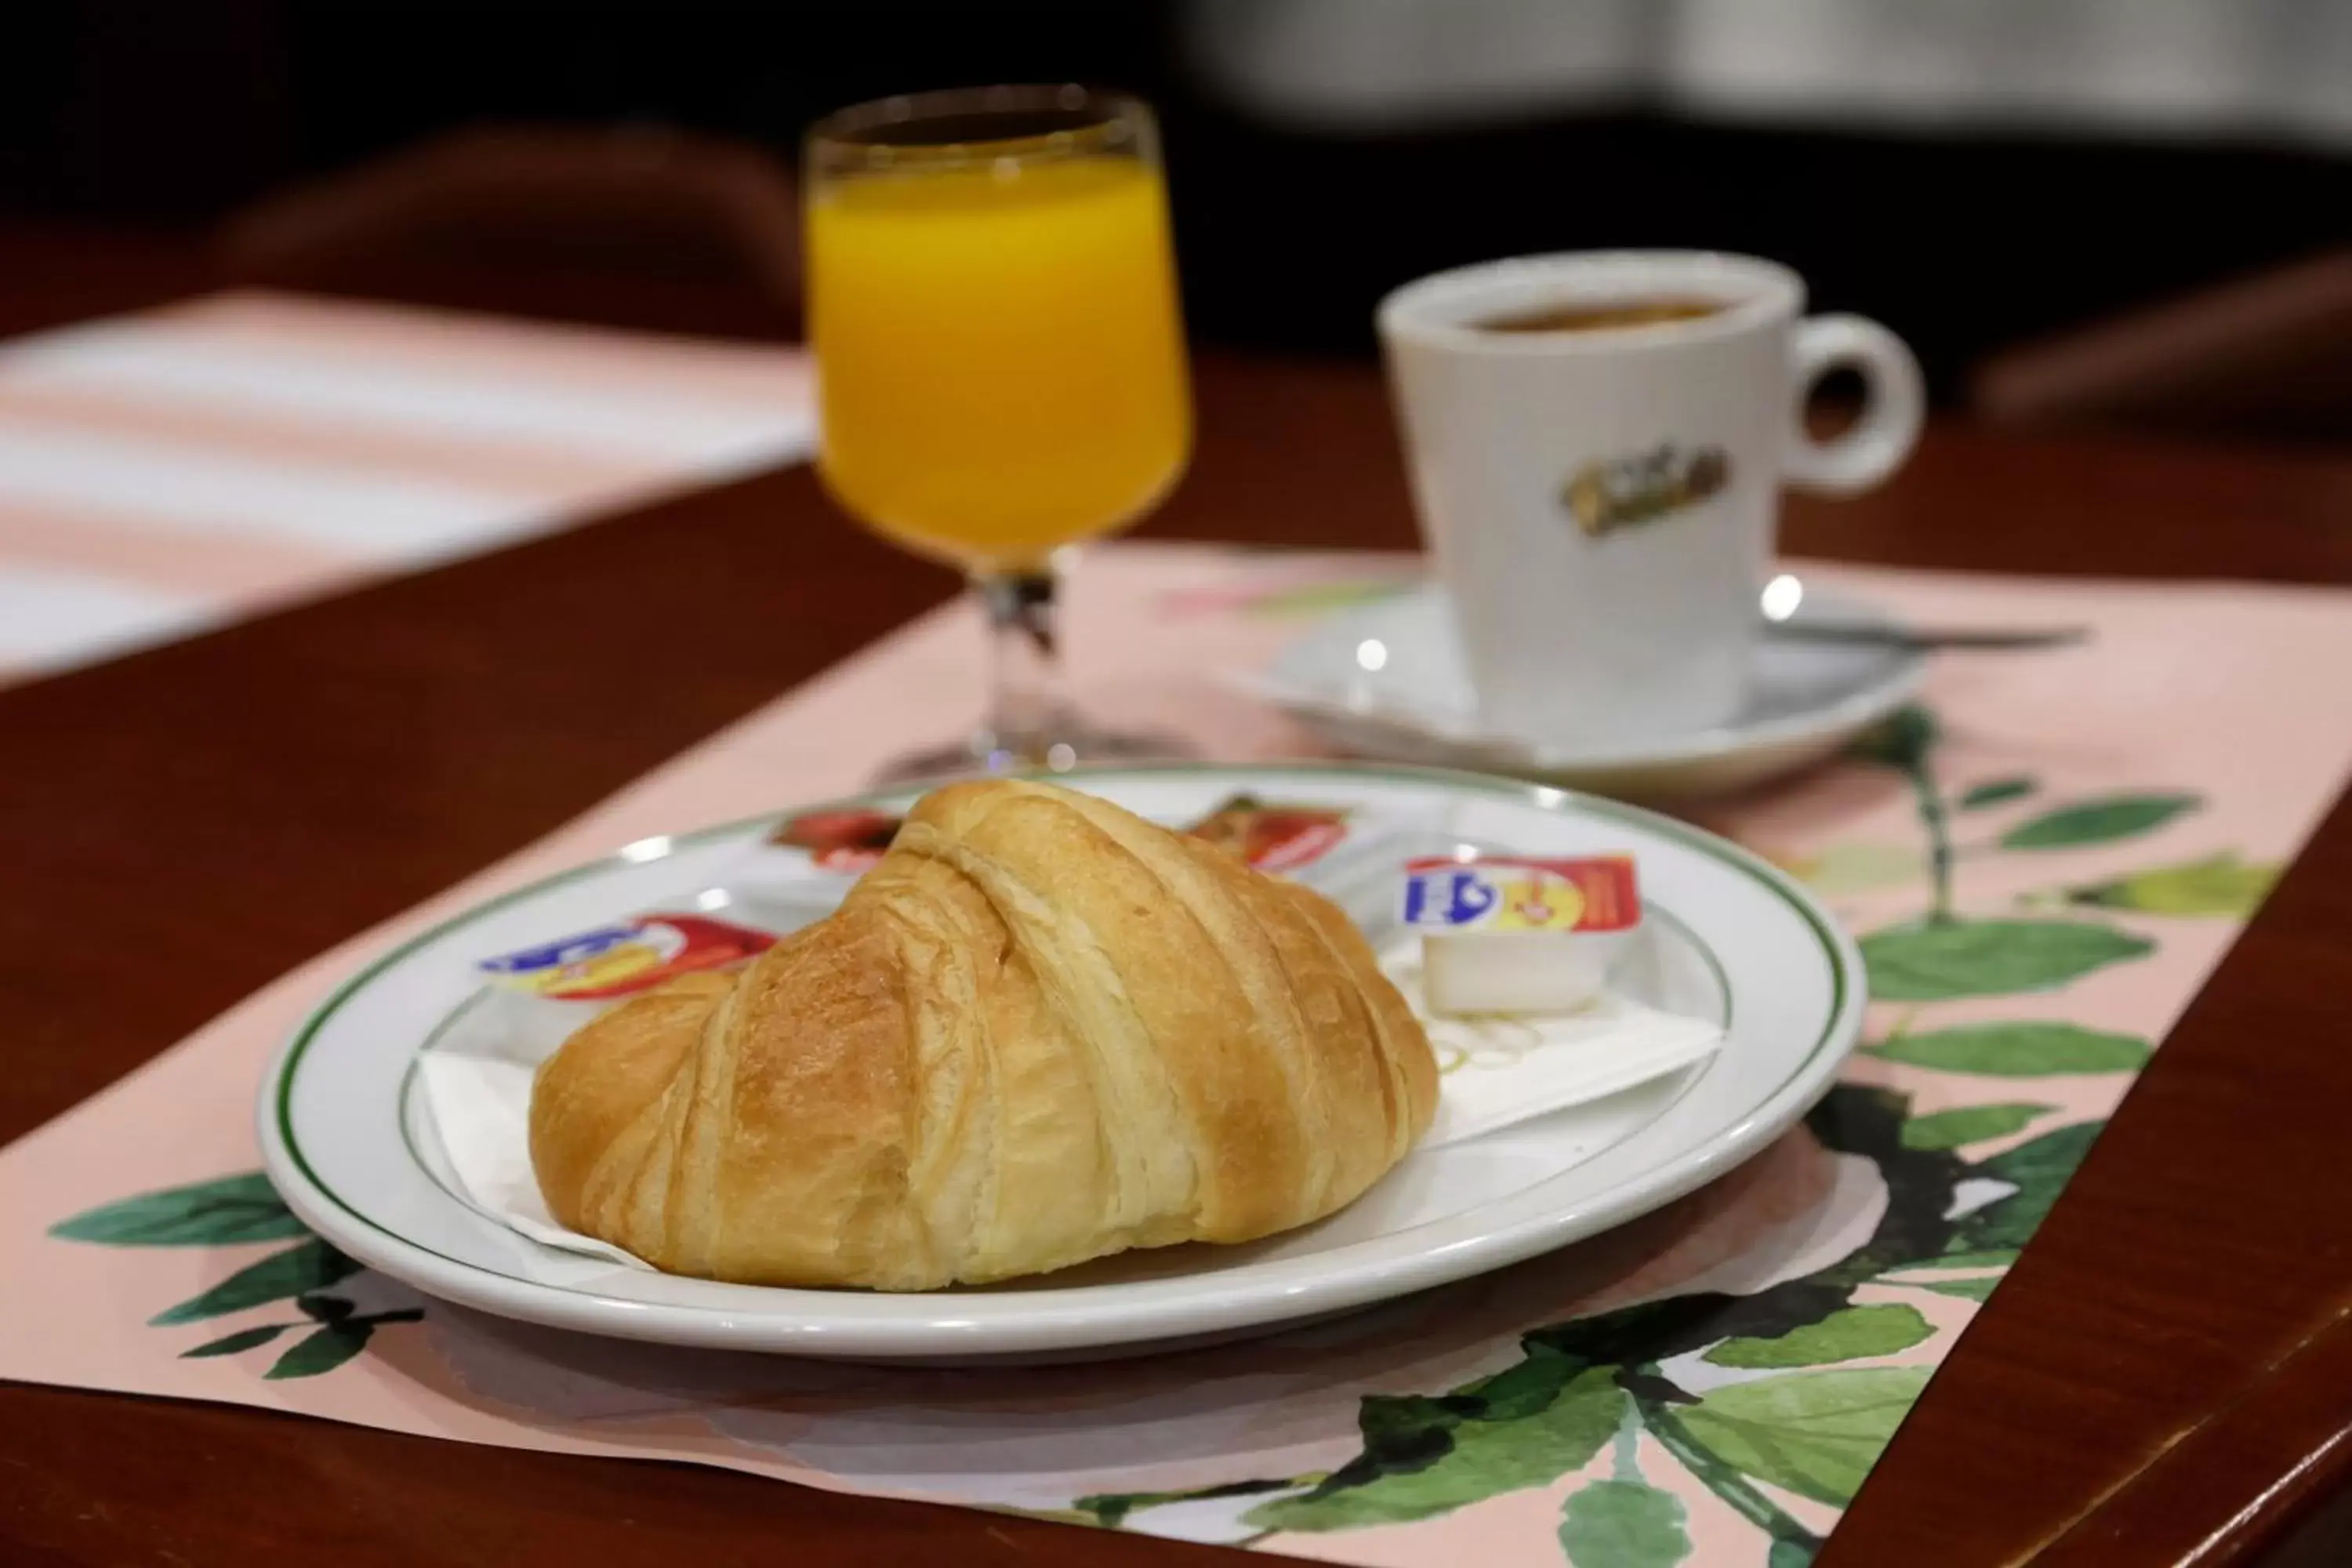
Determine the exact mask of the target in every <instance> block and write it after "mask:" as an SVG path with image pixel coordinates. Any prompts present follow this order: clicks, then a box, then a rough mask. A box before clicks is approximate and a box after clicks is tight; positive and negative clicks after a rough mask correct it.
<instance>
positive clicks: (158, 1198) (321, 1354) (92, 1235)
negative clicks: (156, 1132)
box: [49, 1171, 425, 1378]
mask: <svg viewBox="0 0 2352 1568" xmlns="http://www.w3.org/2000/svg"><path fill="white" fill-rule="evenodd" d="M49 1235H51V1236H52V1237H56V1238H57V1239H58V1240H60V1241H81V1242H91V1243H95V1244H97V1245H99V1246H102V1247H236V1246H242V1245H246V1244H248V1243H252V1242H258V1241H283V1240H286V1239H288V1238H289V1237H300V1238H301V1239H299V1241H296V1242H295V1244H294V1245H293V1246H292V1247H287V1248H285V1249H283V1250H281V1251H278V1252H273V1253H270V1254H269V1255H268V1256H267V1257H265V1258H260V1259H258V1260H257V1261H255V1262H252V1263H248V1264H247V1265H246V1266H245V1267H244V1268H239V1269H237V1270H236V1272H234V1273H232V1274H230V1275H229V1276H228V1278H226V1279H223V1280H222V1281H221V1282H220V1283H218V1284H217V1285H214V1286H212V1287H211V1288H209V1289H205V1290H204V1291H201V1292H199V1293H198V1294H196V1295H194V1296H191V1297H189V1298H188V1299H187V1300H184V1301H182V1302H180V1303H178V1304H177V1305H176V1306H171V1307H166V1308H164V1309H163V1310H162V1311H160V1312H158V1313H156V1314H155V1315H154V1316H153V1317H152V1318H150V1319H149V1320H148V1322H149V1323H150V1324H151V1325H152V1326H153V1327H156V1328H172V1327H176V1326H177V1325H179V1324H183V1323H195V1322H202V1321H205V1320H206V1319H208V1318H221V1317H226V1316H228V1315H229V1314H230V1313H233V1312H243V1311H249V1310H253V1309H254V1308H257V1307H263V1306H268V1305H269V1304H270V1303H272V1302H277V1301H288V1300H290V1301H292V1302H293V1304H294V1307H295V1309H296V1310H298V1311H299V1312H300V1313H301V1314H302V1317H301V1319H300V1320H299V1321H293V1322H278V1323H257V1324H254V1325H252V1326H250V1327H247V1328H242V1329H238V1330H236V1331H234V1332H231V1333H226V1334H223V1335H221V1336H219V1337H218V1338H216V1339H211V1340H206V1341H205V1342H203V1343H201V1344H198V1345H195V1346H194V1347H193V1348H191V1349H188V1350H184V1351H182V1352H180V1354H181V1356H182V1358H183V1359H185V1360H208V1359H210V1358H212V1357H215V1356H226V1355H236V1354H239V1353H241V1352H245V1351H249V1350H257V1349H259V1348H260V1347H261V1346H263V1345H266V1344H268V1343H270V1342H273V1341H275V1340H277V1339H278V1338H279V1337H280V1336H281V1335H283V1334H285V1333H286V1332H287V1331H289V1330H308V1331H309V1332H308V1333H306V1334H305V1335H304V1337H303V1338H302V1339H300V1340H299V1341H297V1342H295V1343H294V1345H293V1347H292V1348H291V1349H289V1350H288V1351H286V1352H284V1353H283V1354H281V1355H279V1356H278V1359H277V1360H276V1361H275V1362H274V1363H271V1365H270V1367H269V1369H268V1371H267V1372H265V1373H262V1375H263V1376H264V1377H267V1378H292V1377H316V1376H318V1375H319V1374H320V1373H324V1372H331V1371H333V1370H334V1369H335V1368H336V1367H339V1366H341V1365H342V1364H343V1363H345V1362H347V1361H349V1360H351V1359H352V1357H353V1356H355V1355H357V1354H359V1353H360V1352H361V1351H362V1350H364V1349H366V1348H367V1342H368V1341H369V1339H370V1338H371V1337H372V1336H373V1334H374V1332H375V1331H376V1330H377V1329H378V1328H379V1327H381V1326H383V1324H386V1323H413V1322H415V1321H418V1320H420V1319H422V1318H423V1317H424V1316H425V1312H424V1310H423V1309H422V1308H416V1307H403V1308H398V1309H395V1310H390V1311H383V1312H366V1313H362V1312H360V1311H358V1310H356V1309H355V1308H354V1306H353V1304H352V1302H351V1301H349V1300H345V1299H344V1298H342V1297H341V1296H330V1295H326V1294H324V1293H323V1292H324V1291H325V1290H326V1289H327V1287H329V1286H331V1285H334V1284H337V1283H339V1282H341V1281H342V1280H344V1279H350V1278H351V1277H352V1276H353V1275H355V1274H358V1273H360V1272H362V1265H361V1264H360V1263H359V1262H358V1261H357V1260H356V1259H353V1258H348V1257H346V1256H344V1255H343V1254H342V1253H341V1252H339V1251H337V1250H336V1249H335V1248H334V1247H331V1246H329V1245H328V1244H327V1243H326V1242H325V1241H324V1240H322V1239H321V1238H320V1237H315V1236H312V1235H311V1234H310V1230H309V1229H308V1228H307V1227H306V1226H304V1225H303V1224H302V1222H301V1221H300V1220H299V1219H296V1218H295V1217H294V1215H293V1212H292V1211H291V1210H289V1208H287V1206H286V1205H285V1203H284V1202H283V1201H282V1200H281V1199H280V1198H279V1197H278V1190H277V1189H276V1188H275V1187H272V1186H271V1185H270V1184H269V1178H268V1177H267V1176H265V1175H263V1174H262V1173H260V1172H258V1171H247V1172H241V1173H238V1174H236V1175H234V1176H219V1177H215V1178H213V1179H212V1180H209V1181H203V1182H192V1183H190V1184H187V1185H185V1186H180V1187H168V1188H165V1189H164V1190H163V1191H161V1192H153V1193H141V1194H137V1195H136V1196H134V1197H128V1198H122V1199H120V1200H118V1201H116V1202H114V1203H110V1204H102V1205H100V1206H98V1207H97V1208H94V1209H87V1210H84V1211H83V1212H82V1213H80V1214H78V1215H73V1216H72V1217H71V1218H69V1219H62V1220H59V1221H58V1223H57V1224H55V1225H53V1226H49Z"/></svg>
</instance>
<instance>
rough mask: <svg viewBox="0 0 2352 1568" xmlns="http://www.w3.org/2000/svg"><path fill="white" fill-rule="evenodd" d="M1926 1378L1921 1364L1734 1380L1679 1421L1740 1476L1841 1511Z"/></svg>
mask: <svg viewBox="0 0 2352 1568" xmlns="http://www.w3.org/2000/svg"><path fill="white" fill-rule="evenodd" d="M1928 1375H1929V1369H1928V1368H1927V1367H1924V1366H1882V1367H1865V1368H1861V1369H1858V1370H1855V1371H1851V1372H1808V1373H1796V1374H1794V1375H1791V1376H1789V1377H1771V1378H1763V1379H1759V1381H1757V1382H1754V1383H1735V1384H1732V1385H1731V1386H1730V1387H1728V1388H1718V1389H1717V1390H1715V1391H1714V1392H1713V1393H1711V1394H1706V1396H1705V1397H1703V1398H1701V1399H1700V1400H1699V1402H1698V1403H1697V1404H1696V1405H1692V1406H1690V1407H1689V1408H1688V1409H1685V1410H1684V1411H1683V1412H1681V1414H1680V1416H1679V1419H1680V1421H1681V1423H1682V1426H1683V1429H1684V1430H1685V1431H1686V1432H1688V1433H1689V1434H1690V1435H1691V1436H1694V1437H1696V1438H1697V1439H1698V1440H1699V1441H1701V1442H1703V1443H1705V1444H1706V1446H1707V1447H1710V1448H1712V1449H1713V1450H1714V1451H1715V1452H1716V1454H1717V1456H1718V1457H1719V1458H1722V1459H1724V1460H1725V1461H1726V1462H1727V1463H1728V1464H1730V1465H1731V1466H1732V1467H1733V1468H1736V1469H1738V1470H1739V1471H1740V1472H1741V1473H1743V1474H1745V1475H1748V1476H1752V1477H1754V1478H1755V1479H1758V1480H1759V1481H1769V1482H1771V1483H1772V1484H1773V1485H1774V1486H1778V1487H1785V1488H1787V1489H1789V1490H1790V1491H1792V1492H1795V1493H1796V1494H1797V1495H1798V1496H1800V1497H1809V1498H1811V1499H1812V1500H1814V1501H1816V1502H1827V1503H1835V1504H1837V1505H1838V1506H1839V1507H1841V1508H1842V1507H1843V1506H1844V1505H1845V1504H1847V1503H1849V1502H1852V1501H1853V1494H1854V1492H1855V1490H1856V1489H1859V1488H1860V1487H1861V1485H1862V1479H1863V1477H1864V1476H1865V1475H1868V1474H1869V1473H1870V1467H1871V1466H1872V1465H1873V1464H1874V1463H1876V1462H1877V1459H1878V1456H1879V1453H1880V1451H1881V1450H1883V1449H1884V1448H1885V1447H1886V1443H1887V1440H1888V1439H1889V1438H1891V1437H1893V1436H1895V1427H1896V1426H1900V1425H1901V1424H1902V1421H1903V1417H1904V1416H1906V1415H1909V1414H1910V1411H1911V1402H1912V1401H1913V1400H1915V1399H1916V1398H1917V1397H1918V1396H1919V1391H1920V1390H1921V1389H1922V1388H1925V1387H1926V1386H1927V1378H1928Z"/></svg>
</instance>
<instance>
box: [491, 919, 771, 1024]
mask: <svg viewBox="0 0 2352 1568" xmlns="http://www.w3.org/2000/svg"><path fill="white" fill-rule="evenodd" d="M775 941H776V939H775V938H774V937H773V936H772V935H771V934H769V933H768V932H766V931H753V930H752V929H751V927H749V926H739V925H732V924H730V923H729V922H728V921H714V920H711V919H710V918H709V917H708V916H705V915H673V914H649V915H637V916H635V917H634V918H632V919H629V920H625V921H617V922H615V923H614V924H612V925H608V926H599V927H597V928H596V929H595V930H594V931H581V932H579V933H578V934H577V935H574V936H567V937H563V938H562V939H561V940H559V941H555V942H542V943H541V944H540V945H539V946H537V947H526V948H523V949H521V950H520V951H519V952H509V953H501V954H500V955H499V956H498V957H496V958H489V959H485V960H483V961H482V963H480V964H479V965H478V967H479V968H480V969H481V971H482V972H483V973H486V974H488V975H489V976H490V977H491V978H492V979H493V980H495V981H496V982H497V983H498V984H500V985H502V986H504V987H506V988H508V989H509V990H513V991H520V992H523V993H525V994H529V995H532V996H543V997H546V998H548V999H549V1000H551V1001H556V1002H607V1001H611V1000H614V998H617V997H622V996H634V995H635V994H638V993H639V992H643V991H650V990H652V989H653V988H654V987H656V985H660V984H664V983H665V982H667V981H671V980H675V979H677V977H678V976H679V975H681V974H691V973H694V972H696V971H697V970H703V969H723V968H725V967H727V966H728V965H729V964H731V963H741V962H742V961H743V960H745V959H747V958H751V957H753V956H754V955H756V954H758V953H761V952H765V951H766V950H767V949H768V948H770V947H772V946H773V945H774V944H775Z"/></svg>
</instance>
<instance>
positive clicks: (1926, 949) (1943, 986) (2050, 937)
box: [1861, 920, 2156, 1002]
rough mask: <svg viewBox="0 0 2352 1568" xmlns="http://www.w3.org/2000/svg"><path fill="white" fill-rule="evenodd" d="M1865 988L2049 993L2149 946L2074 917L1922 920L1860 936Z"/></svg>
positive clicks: (1876, 992) (1921, 995)
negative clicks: (1866, 980)
mask: <svg viewBox="0 0 2352 1568" xmlns="http://www.w3.org/2000/svg"><path fill="white" fill-rule="evenodd" d="M1861 945H1862V959H1863V963H1864V965H1865V966H1866V967H1867V968H1868V969H1869V971H1870V994H1871V995H1872V996H1874V997H1875V998H1876V999H1877V1000H1879V1001H1882V1002H1942V1001H1948V1000H1950V999H1951V998H1953V997H1957V996H2001V995H2007V994H2011V993H2014V992H2019V991H2054V990H2056V989H2058V988H2059V987H2060V986H2062V985H2065V984H2069V983H2071V982H2073V981H2076V980H2080V979H2081V978H2082V977H2083V976H2084V975H2085V974H2088V973H2091V972H2092V971H2093V970H2095V969H2099V968H2103V967H2105V965H2107V964H2110V963H2122V962H2123V961H2124V960H2126V959H2128V958H2137V957H2139V956H2140V955H2142V954H2143V953H2147V952H2154V951H2155V948H2156V943H2154V942H2149V941H2148V940H2147V938H2145V937H2137V936H2134V935H2132V934H2131V933H2130V932H2129V931H2116V930H2114V929H2113V928H2111V927H2108V926H2102V925H2089V924H2085V923H2084V922H2081V921H2009V920H1990V921H1969V920H1945V921H1932V920H1931V921H1921V922H1919V923H1917V924H1914V925H1902V926H1894V927H1890V928H1889V929H1887V930H1885V931H1874V932H1872V933H1871V934H1870V935H1868V936H1866V937H1864V938H1863V939H1862V943H1861Z"/></svg>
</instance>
